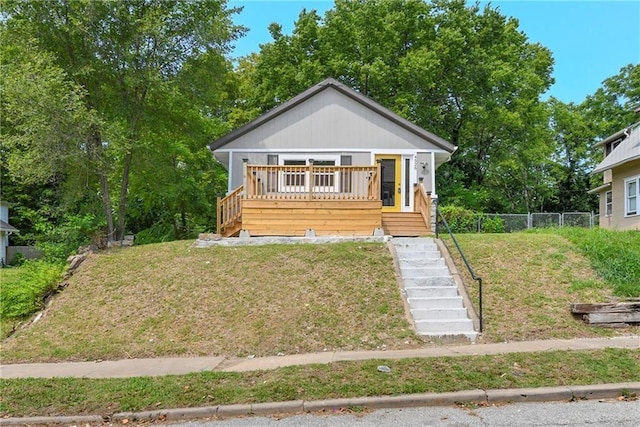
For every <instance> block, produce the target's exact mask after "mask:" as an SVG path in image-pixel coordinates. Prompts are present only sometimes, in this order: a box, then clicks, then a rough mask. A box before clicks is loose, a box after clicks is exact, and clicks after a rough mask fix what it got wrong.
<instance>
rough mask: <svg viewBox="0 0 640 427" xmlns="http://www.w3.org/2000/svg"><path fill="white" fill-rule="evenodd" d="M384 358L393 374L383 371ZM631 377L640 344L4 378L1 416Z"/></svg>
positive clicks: (637, 377) (639, 370)
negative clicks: (175, 372) (233, 369)
mask: <svg viewBox="0 0 640 427" xmlns="http://www.w3.org/2000/svg"><path fill="white" fill-rule="evenodd" d="M381 364H384V365H387V366H389V367H390V368H391V373H389V374H385V373H381V372H378V370H377V366H378V365H381ZM633 381H640V351H638V350H620V349H607V350H597V351H575V352H567V351H554V352H548V353H529V354H506V355H497V356H467V357H456V358H450V357H438V358H429V359H405V360H369V361H362V362H338V363H332V364H329V365H308V366H294V367H288V368H281V369H276V370H269V371H254V372H244V373H223V372H203V373H196V374H190V375H182V376H165V377H145V378H130V379H80V378H76V379H73V378H64V379H21V380H4V381H0V386H1V387H2V394H3V399H2V400H0V416H37V415H46V416H53V415H69V414H99V415H103V416H104V415H109V414H113V413H115V412H121V411H143V410H157V409H163V408H176V407H177V408H179V407H195V406H210V405H228V404H234V403H260V402H279V401H287V400H300V399H303V400H313V399H331V398H345V397H362V396H381V395H400V394H409V393H427V392H448V391H460V390H468V389H500V388H521V387H542V386H560V385H568V384H571V385H588V384H599V383H617V382H633Z"/></svg>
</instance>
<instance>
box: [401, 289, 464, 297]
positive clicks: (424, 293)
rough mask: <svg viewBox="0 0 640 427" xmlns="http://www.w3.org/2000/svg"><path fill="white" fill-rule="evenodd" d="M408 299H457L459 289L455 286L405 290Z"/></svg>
mask: <svg viewBox="0 0 640 427" xmlns="http://www.w3.org/2000/svg"><path fill="white" fill-rule="evenodd" d="M404 290H405V291H406V292H407V298H456V297H459V296H460V295H459V294H458V288H456V287H455V286H422V287H419V288H404Z"/></svg>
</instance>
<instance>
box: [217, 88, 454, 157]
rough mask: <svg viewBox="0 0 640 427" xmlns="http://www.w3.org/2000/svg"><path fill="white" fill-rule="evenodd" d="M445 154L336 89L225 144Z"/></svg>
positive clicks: (232, 146)
mask: <svg viewBox="0 0 640 427" xmlns="http://www.w3.org/2000/svg"><path fill="white" fill-rule="evenodd" d="M238 149H240V150H243V149H249V150H256V149H257V150H268V151H275V152H277V151H280V150H301V151H305V150H309V151H313V150H327V149H336V150H339V151H349V150H350V149H354V150H362V149H367V150H390V149H393V150H409V149H421V150H425V149H426V150H434V151H439V152H442V151H443V150H442V149H440V148H438V147H436V146H434V145H433V144H431V143H429V142H427V141H425V140H424V139H422V138H420V137H418V136H417V135H415V134H413V133H411V132H409V131H407V130H406V129H404V128H402V127H400V126H398V125H397V124H395V123H393V122H391V121H389V120H388V119H386V118H384V117H382V116H380V115H379V114H377V113H376V112H374V111H372V110H371V109H369V108H366V107H365V106H363V105H362V104H360V103H358V102H356V101H354V100H353V99H351V98H348V97H346V96H344V95H342V94H341V93H339V92H337V91H336V90H335V89H333V88H328V89H326V90H323V91H322V92H320V93H318V94H317V95H316V96H313V97H311V98H309V99H307V100H306V101H304V102H303V103H302V104H300V105H298V106H296V108H293V109H290V110H288V111H286V112H285V113H283V114H281V115H279V116H278V117H275V118H273V119H271V120H269V121H268V122H266V123H264V124H263V125H262V126H260V127H258V128H256V129H253V130H251V131H250V132H248V133H246V134H244V135H242V136H240V137H238V138H237V139H236V140H234V141H232V142H230V143H228V144H226V145H225V146H224V147H222V148H221V149H220V151H228V150H231V151H233V150H238Z"/></svg>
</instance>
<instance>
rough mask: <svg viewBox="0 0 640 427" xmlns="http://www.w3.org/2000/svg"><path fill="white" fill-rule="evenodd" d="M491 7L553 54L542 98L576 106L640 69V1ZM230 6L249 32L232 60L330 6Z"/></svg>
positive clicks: (251, 2)
mask: <svg viewBox="0 0 640 427" xmlns="http://www.w3.org/2000/svg"><path fill="white" fill-rule="evenodd" d="M486 3H487V2H481V4H486ZM491 4H492V5H493V6H494V7H498V8H499V9H500V10H501V12H502V13H503V14H504V15H507V16H513V17H515V18H517V19H518V21H519V22H520V29H521V30H522V31H524V33H525V34H526V35H527V36H528V37H529V41H531V42H539V43H541V44H542V45H543V46H545V47H547V48H549V49H550V50H551V52H552V53H553V57H554V59H555V65H554V73H553V76H554V78H555V80H556V82H555V84H554V85H553V86H552V87H551V89H550V90H549V92H547V94H545V96H544V98H546V97H548V96H555V97H556V98H558V99H560V100H562V101H564V102H576V103H579V102H581V101H582V100H584V98H585V97H586V96H587V95H589V94H592V93H594V92H595V91H596V90H597V89H598V88H599V87H600V86H601V83H602V81H603V80H604V79H606V78H607V77H611V76H613V75H616V74H618V72H619V70H620V68H622V67H624V66H625V65H627V64H630V63H633V64H638V63H640V0H624V1H587V0H582V1H554V0H546V1H544V0H532V1H529V0H510V1H508V0H502V1H500V0H498V1H492V2H491ZM229 6H232V7H233V6H244V10H243V11H242V12H241V14H240V15H238V16H236V18H235V22H236V23H238V24H242V25H244V26H245V27H248V28H249V30H250V31H249V32H248V33H247V35H246V36H245V37H244V38H242V39H241V40H238V41H237V43H236V50H235V52H234V56H243V55H246V54H249V53H251V52H258V51H259V49H260V48H259V45H260V44H261V43H267V42H269V41H271V38H270V36H269V32H268V31H267V27H268V26H269V24H270V23H271V22H278V23H279V24H281V25H282V28H283V32H284V33H286V34H290V33H291V30H292V29H293V23H294V21H295V20H296V19H297V17H298V14H299V13H300V10H301V9H302V8H307V10H310V9H316V10H317V11H318V13H319V14H320V16H324V12H325V11H326V10H327V9H330V8H331V7H332V6H333V1H326V0H312V1H301V0H280V1H274V0H231V1H230V2H229Z"/></svg>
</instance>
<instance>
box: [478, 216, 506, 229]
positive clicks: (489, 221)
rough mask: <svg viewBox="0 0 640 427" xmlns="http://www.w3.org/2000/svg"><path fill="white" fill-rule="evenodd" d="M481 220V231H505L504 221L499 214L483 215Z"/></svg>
mask: <svg viewBox="0 0 640 427" xmlns="http://www.w3.org/2000/svg"><path fill="white" fill-rule="evenodd" d="M481 221H482V228H481V231H482V232H483V233H504V232H505V222H504V221H503V219H502V218H500V217H499V216H494V217H493V218H491V217H489V216H483V217H482V219H481Z"/></svg>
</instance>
